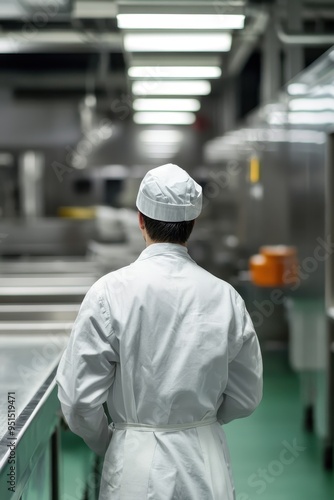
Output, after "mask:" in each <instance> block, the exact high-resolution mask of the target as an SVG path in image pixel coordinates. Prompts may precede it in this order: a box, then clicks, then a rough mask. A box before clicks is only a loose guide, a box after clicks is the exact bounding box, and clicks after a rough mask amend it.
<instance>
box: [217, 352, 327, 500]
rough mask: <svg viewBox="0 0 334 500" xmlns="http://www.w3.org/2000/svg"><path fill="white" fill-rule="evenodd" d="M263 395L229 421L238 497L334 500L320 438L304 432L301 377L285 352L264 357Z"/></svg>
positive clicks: (226, 429) (244, 499) (228, 428)
mask: <svg viewBox="0 0 334 500" xmlns="http://www.w3.org/2000/svg"><path fill="white" fill-rule="evenodd" d="M264 373H265V376H264V397H263V401H262V403H261V405H260V407H259V408H258V409H257V410H256V412H255V413H254V414H253V415H252V416H251V417H249V418H248V419H245V420H239V421H235V422H232V423H231V424H229V425H227V426H226V428H225V432H226V435H227V439H228V443H229V446H230V452H231V460H232V468H233V475H234V479H235V485H236V498H237V500H334V473H328V472H327V473H326V472H325V471H324V470H323V469H322V446H321V443H320V440H319V439H318V438H316V437H315V436H314V435H312V434H308V433H306V432H304V431H303V427H302V418H303V415H302V409H301V403H300V398H299V383H298V377H297V376H296V375H295V374H294V373H293V372H292V371H291V370H290V369H289V366H288V362H287V356H286V355H284V354H282V353H276V354H265V355H264ZM293 445H295V451H294V452H293V453H294V454H293V453H291V451H290V452H289V451H284V450H286V449H288V448H289V446H291V447H292V446H293Z"/></svg>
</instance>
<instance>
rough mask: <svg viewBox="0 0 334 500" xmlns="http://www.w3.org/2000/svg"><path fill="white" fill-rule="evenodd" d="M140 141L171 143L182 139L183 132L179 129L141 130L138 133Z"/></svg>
mask: <svg viewBox="0 0 334 500" xmlns="http://www.w3.org/2000/svg"><path fill="white" fill-rule="evenodd" d="M139 140H140V141H141V142H148V143H150V142H153V143H172V142H181V141H182V140H183V133H182V132H181V131H180V130H170V129H167V130H155V129H148V130H143V131H142V132H140V134H139Z"/></svg>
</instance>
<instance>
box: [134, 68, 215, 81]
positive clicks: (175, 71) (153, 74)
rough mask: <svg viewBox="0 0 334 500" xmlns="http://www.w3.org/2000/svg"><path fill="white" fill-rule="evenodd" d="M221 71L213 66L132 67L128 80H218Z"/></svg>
mask: <svg viewBox="0 0 334 500" xmlns="http://www.w3.org/2000/svg"><path fill="white" fill-rule="evenodd" d="M221 74H222V71H221V69H220V68H219V67H215V66H213V67H212V66H132V67H131V68H129V69H128V75H129V77H130V78H219V77H220V76H221Z"/></svg>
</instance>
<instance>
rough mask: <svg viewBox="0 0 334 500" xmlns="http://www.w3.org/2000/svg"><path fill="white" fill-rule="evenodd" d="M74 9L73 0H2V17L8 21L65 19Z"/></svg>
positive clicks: (0, 6) (0, 14)
mask: <svg viewBox="0 0 334 500" xmlns="http://www.w3.org/2000/svg"><path fill="white" fill-rule="evenodd" d="M72 10H73V0H48V1H46V2H42V1H41V0H10V1H8V0H0V19H2V20H8V21H24V22H27V21H28V20H29V21H35V22H36V23H43V22H44V23H45V22H49V21H50V20H52V21H53V22H55V21H64V20H67V19H70V17H71V14H72Z"/></svg>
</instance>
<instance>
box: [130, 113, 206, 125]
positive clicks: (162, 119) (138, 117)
mask: <svg viewBox="0 0 334 500" xmlns="http://www.w3.org/2000/svg"><path fill="white" fill-rule="evenodd" d="M195 119H196V116H195V115H194V114H193V113H186V112H179V113H173V112H166V113H164V112H163V113H160V112H155V111H152V112H146V111H139V112H138V113H135V114H134V116H133V121H134V122H135V123H138V124H141V125H146V124H157V125H165V124H166V125H191V124H192V123H194V121H195Z"/></svg>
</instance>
